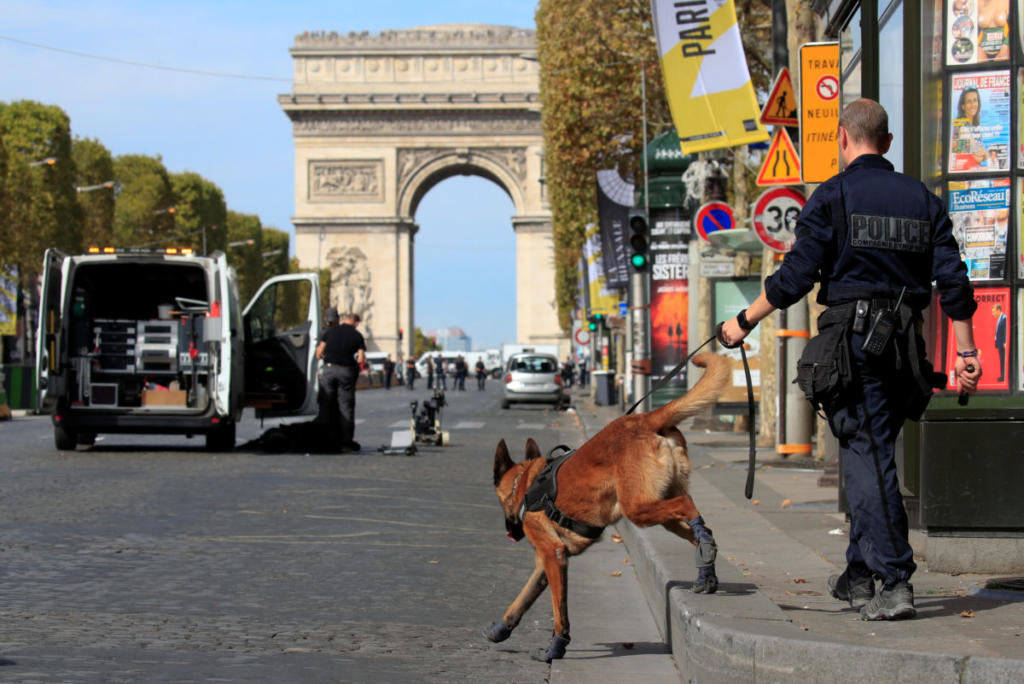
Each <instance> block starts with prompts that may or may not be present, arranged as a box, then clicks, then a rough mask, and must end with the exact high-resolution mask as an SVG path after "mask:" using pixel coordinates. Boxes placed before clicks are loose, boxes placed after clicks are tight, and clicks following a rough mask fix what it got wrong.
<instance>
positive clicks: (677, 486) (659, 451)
mask: <svg viewBox="0 0 1024 684" xmlns="http://www.w3.org/2000/svg"><path fill="white" fill-rule="evenodd" d="M693 363H694V364H696V365H697V366H701V367H703V368H704V369H705V373H704V376H703V377H702V378H701V379H700V380H699V381H698V382H697V384H696V385H695V386H694V387H693V389H691V390H690V391H689V392H687V393H686V394H685V395H684V396H682V397H680V398H678V399H676V400H674V401H672V402H671V403H669V404H666V405H665V406H662V407H661V408H659V409H656V410H654V411H651V412H650V413H644V414H639V415H624V416H620V417H619V418H616V419H615V420H614V421H612V422H611V423H609V424H608V425H607V426H606V427H605V428H604V429H603V430H601V431H600V432H598V433H597V434H596V435H594V437H592V438H591V439H589V440H588V441H587V442H586V443H584V444H583V446H581V447H580V448H579V449H578V450H577V451H576V452H574V453H572V454H571V456H570V457H569V458H568V459H567V460H565V461H564V467H562V466H559V467H558V470H556V471H555V473H554V474H553V475H552V474H551V471H550V470H549V469H548V470H546V466H547V464H548V461H546V460H545V459H543V458H541V452H540V448H539V447H538V446H537V443H536V442H535V441H534V440H533V439H532V438H531V439H528V440H527V442H526V458H525V459H524V460H523V461H522V462H520V463H514V462H513V461H512V459H511V458H510V457H509V452H508V447H507V446H505V440H501V442H499V443H498V449H497V452H496V453H495V455H494V485H495V488H496V489H497V494H498V500H499V501H500V502H501V507H502V510H503V511H504V513H505V527H506V530H507V531H508V535H509V537H511V538H512V539H513V540H514V541H519V540H520V539H522V537H523V536H526V538H527V539H529V540H530V543H531V544H533V548H534V551H535V559H536V567H535V568H534V570H533V574H532V575H530V579H529V580H527V582H526V586H524V587H523V589H522V591H520V592H519V596H517V597H516V600H515V601H513V602H512V605H510V606H509V607H508V610H506V611H505V615H504V617H503V618H502V620H501V622H496V623H494V624H493V625H491V626H490V627H489V628H488V629H487V630H486V631H485V632H484V634H485V636H486V637H487V638H488V639H489V640H491V641H493V642H499V641H504V640H505V639H507V638H508V637H509V636H510V635H511V634H512V630H513V629H515V627H516V626H517V625H518V624H519V621H520V620H521V619H522V617H523V614H524V613H525V612H526V611H527V610H528V609H529V608H530V606H531V605H533V602H534V601H536V600H537V597H538V596H540V594H541V592H543V591H544V588H545V587H546V586H548V585H549V584H550V585H551V603H552V605H553V606H554V617H555V631H554V636H553V637H552V639H551V643H550V644H549V645H548V647H547V648H546V649H540V650H539V651H538V652H537V653H535V654H533V657H534V658H536V659H538V660H543V661H547V662H550V661H551V660H553V659H557V658H561V657H562V656H563V655H565V649H566V646H568V644H569V618H568V612H567V598H566V597H567V582H568V573H567V570H568V561H569V556H575V555H577V554H579V553H582V552H583V551H584V550H585V549H586V548H587V547H589V546H590V545H591V544H593V543H594V542H595V541H597V539H598V538H599V537H600V534H601V530H602V529H603V528H604V527H606V526H608V525H611V524H612V523H614V522H615V521H616V520H618V519H619V518H621V517H622V516H623V515H625V516H626V518H628V519H629V520H630V521H632V522H633V523H634V524H636V525H639V526H641V527H648V526H651V525H661V526H663V527H664V528H665V529H667V530H669V531H670V532H673V533H675V534H677V535H679V536H680V537H682V538H683V539H686V540H687V541H689V542H690V543H692V544H694V546H696V547H697V568H698V573H697V580H696V582H694V585H693V591H695V592H698V593H705V592H706V593H714V592H715V591H716V590H717V589H718V577H717V576H716V575H715V556H716V546H715V541H714V538H713V537H712V536H711V530H710V529H708V528H707V527H705V526H704V520H703V519H702V518H701V517H700V512H699V511H698V510H697V506H696V504H694V502H693V499H692V498H690V495H689V494H688V493H687V489H688V485H689V475H690V460H689V458H688V457H687V454H686V440H685V439H684V438H683V435H682V433H681V432H680V431H679V430H678V429H676V427H675V426H676V424H678V423H679V422H680V421H681V420H683V419H684V418H686V417H688V416H692V415H695V414H697V413H699V412H701V411H702V410H704V409H706V408H708V407H709V406H711V405H712V404H714V403H715V401H716V400H717V398H718V396H719V395H720V394H721V393H722V390H723V388H724V387H725V384H726V382H728V380H729V377H730V375H731V372H732V371H731V366H730V362H729V360H728V359H727V358H725V357H724V356H719V355H717V354H699V355H697V356H695V357H694V359H693ZM566 449H567V447H566ZM542 473H543V474H542ZM545 479H547V480H549V481H552V482H553V484H554V490H553V491H554V495H553V496H552V495H551V490H548V495H547V496H544V495H541V497H540V498H542V499H544V501H542V502H541V504H540V505H537V499H538V496H537V495H536V494H535V493H534V492H537V491H538V490H539V488H534V489H533V490H532V491H531V486H532V485H533V484H534V482H535V481H538V483H539V484H541V485H543V484H544V481H545ZM527 492H530V494H531V495H530V496H527ZM552 499H553V500H552ZM556 521H557V522H556Z"/></svg>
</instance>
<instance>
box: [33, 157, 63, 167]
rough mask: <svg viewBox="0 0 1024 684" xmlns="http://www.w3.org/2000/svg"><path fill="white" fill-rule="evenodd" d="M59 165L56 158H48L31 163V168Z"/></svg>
mask: <svg viewBox="0 0 1024 684" xmlns="http://www.w3.org/2000/svg"><path fill="white" fill-rule="evenodd" d="M56 163H57V158H56V157H47V158H46V159H40V160H39V161H34V162H29V163H28V165H29V166H53V165H54V164H56Z"/></svg>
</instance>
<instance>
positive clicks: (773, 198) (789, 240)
mask: <svg viewBox="0 0 1024 684" xmlns="http://www.w3.org/2000/svg"><path fill="white" fill-rule="evenodd" d="M806 203H807V198H805V197H804V196H803V195H802V194H801V193H799V192H797V191H796V190H794V189H792V188H773V189H771V190H769V191H767V192H764V193H762V194H761V196H760V197H758V198H757V202H756V203H755V204H754V232H755V233H757V237H758V238H760V240H761V242H763V243H764V244H765V245H767V246H768V247H769V248H770V249H773V250H775V251H776V252H788V251H789V250H790V248H791V247H792V246H793V243H794V242H796V217H797V216H799V215H800V210H801V209H803V208H804V204H806Z"/></svg>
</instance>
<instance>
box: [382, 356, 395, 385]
mask: <svg viewBox="0 0 1024 684" xmlns="http://www.w3.org/2000/svg"><path fill="white" fill-rule="evenodd" d="M394 375H395V362H394V361H392V360H391V354H388V355H387V356H386V357H385V358H384V389H386V390H389V389H391V378H393V377H394Z"/></svg>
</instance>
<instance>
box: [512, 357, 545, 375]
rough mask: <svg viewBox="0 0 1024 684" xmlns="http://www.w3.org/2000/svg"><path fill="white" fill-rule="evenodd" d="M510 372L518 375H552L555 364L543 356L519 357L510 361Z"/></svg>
mask: <svg viewBox="0 0 1024 684" xmlns="http://www.w3.org/2000/svg"><path fill="white" fill-rule="evenodd" d="M512 370H514V371H516V372H519V373H554V372H555V362H554V360H553V359H549V358H546V357H543V356H521V357H519V358H516V359H513V360H512Z"/></svg>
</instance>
